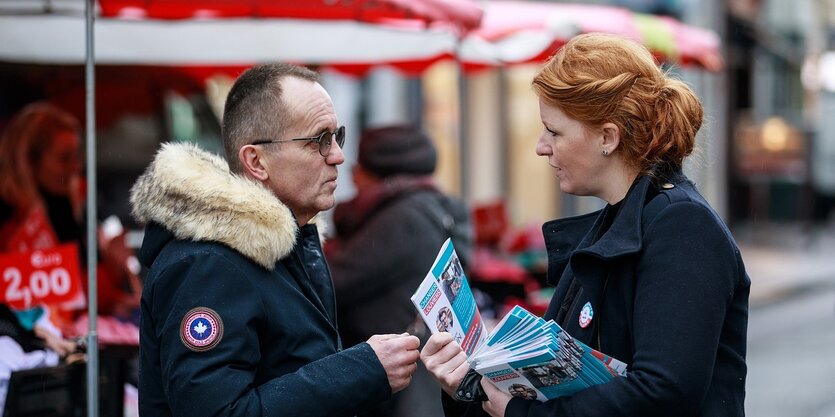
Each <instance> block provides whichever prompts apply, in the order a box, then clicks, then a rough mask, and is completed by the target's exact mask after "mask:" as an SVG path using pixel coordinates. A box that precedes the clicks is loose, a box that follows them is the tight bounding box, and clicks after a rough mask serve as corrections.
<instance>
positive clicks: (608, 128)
mask: <svg viewBox="0 0 835 417" xmlns="http://www.w3.org/2000/svg"><path fill="white" fill-rule="evenodd" d="M600 131H601V132H602V133H603V143H602V144H601V146H602V147H603V151H605V152H606V154H609V155H611V154H612V152H614V151H615V149H617V148H618V146H620V128H618V126H617V125H616V124H614V123H604V124H603V126H601V128H600Z"/></svg>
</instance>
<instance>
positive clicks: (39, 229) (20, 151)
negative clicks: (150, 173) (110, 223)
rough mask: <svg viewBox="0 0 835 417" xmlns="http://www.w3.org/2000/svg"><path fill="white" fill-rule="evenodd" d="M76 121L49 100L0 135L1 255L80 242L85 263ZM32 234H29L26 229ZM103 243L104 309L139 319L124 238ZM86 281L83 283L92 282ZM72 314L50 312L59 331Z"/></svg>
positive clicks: (27, 110) (101, 308)
mask: <svg viewBox="0 0 835 417" xmlns="http://www.w3.org/2000/svg"><path fill="white" fill-rule="evenodd" d="M79 133H80V126H79V124H78V121H76V119H75V118H74V117H73V116H72V115H70V114H69V113H67V112H66V111H64V110H62V109H60V108H58V107H56V106H55V105H52V104H49V103H46V102H37V103H32V104H29V105H27V106H26V107H24V108H23V109H22V110H21V111H20V112H19V113H18V114H17V115H16V116H15V117H14V118H13V119H12V121H11V122H10V123H9V125H8V126H7V127H6V128H5V130H4V132H3V136H2V137H0V253H14V252H20V251H29V250H36V249H45V248H51V247H54V246H57V245H59V244H65V243H76V244H77V245H78V247H79V254H80V258H81V259H80V261H81V263H82V264H84V263H85V262H86V256H84V252H85V250H86V244H84V242H85V241H86V236H85V230H84V221H83V215H84V207H83V202H84V190H83V188H84V184H83V180H82V178H81V167H82V161H81V139H80V137H79ZM31 225H36V227H34V228H32V229H33V230H34V232H32V233H30V231H24V230H23V229H26V228H27V227H31ZM101 237H102V236H101V233H100V239H99V251H100V252H99V255H100V256H99V259H100V260H101V264H100V265H99V267H98V277H99V278H98V285H99V306H98V307H99V311H100V312H101V314H102V315H106V316H117V317H120V318H122V319H126V320H134V319H135V318H136V313H135V312H136V310H138V308H139V297H140V293H139V292H140V291H141V284H140V282H139V281H140V280H139V277H138V276H137V272H138V271H136V270H135V269H133V268H131V264H130V258H131V257H132V256H133V252H132V250H131V249H129V248H127V247H125V242H124V235H118V236H109V238H108V239H102V238H101ZM86 282H87V281H86V280H83V283H84V284H86ZM74 315H75V314H74V313H73V312H71V311H61V309H57V308H52V309H50V311H49V316H50V318H51V319H52V321H53V322H54V323H55V325H56V326H57V327H58V328H59V329H61V330H64V331H66V330H68V329H69V328H70V327H71V326H72V323H71V322H72V321H73V319H74Z"/></svg>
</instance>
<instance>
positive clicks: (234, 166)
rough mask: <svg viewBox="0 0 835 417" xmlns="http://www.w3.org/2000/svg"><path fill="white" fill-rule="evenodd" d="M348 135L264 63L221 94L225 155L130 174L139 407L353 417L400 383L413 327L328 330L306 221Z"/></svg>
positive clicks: (166, 150) (331, 185)
mask: <svg viewBox="0 0 835 417" xmlns="http://www.w3.org/2000/svg"><path fill="white" fill-rule="evenodd" d="M344 134H345V128H344V127H339V126H338V125H337V118H336V114H335V112H334V109H333V103H332V101H331V98H330V96H328V94H327V92H325V90H324V88H322V86H321V85H320V84H319V83H318V77H317V74H316V73H314V72H312V71H310V70H308V69H305V68H301V67H295V66H292V65H287V64H270V65H261V66H257V67H253V68H251V69H249V70H247V71H246V72H244V73H243V74H242V75H241V76H240V77H239V78H238V79H237V81H236V82H235V84H234V85H233V87H232V90H231V91H230V93H229V96H228V97H227V100H226V105H225V108H224V116H223V127H222V136H223V141H224V146H225V150H226V154H227V159H228V164H227V162H225V161H223V160H222V159H221V158H220V157H217V156H215V155H213V154H210V153H208V152H205V151H203V150H200V149H199V148H197V147H196V146H193V145H189V144H168V145H164V146H163V148H162V150H161V151H160V152H159V153H158V154H157V155H156V157H155V159H154V161H153V162H152V164H151V165H150V166H149V167H148V169H147V170H146V171H145V173H144V174H143V175H142V176H141V177H140V178H139V180H138V181H137V183H136V184H135V185H134V187H133V189H132V190H131V203H132V205H133V213H134V215H135V216H136V218H137V220H139V221H140V222H142V223H145V224H147V227H146V233H145V240H144V242H143V244H142V249H141V253H140V258H141V260H142V262H143V263H144V264H145V265H147V266H149V267H150V270H149V273H148V276H147V279H146V282H145V288H144V290H143V294H142V301H141V312H142V318H141V326H140V327H141V330H140V336H141V339H140V343H141V346H140V385H139V412H140V414H141V415H143V416H154V417H163V416H195V417H197V416H200V417H203V416H262V415H263V416H278V415H280V416H299V417H301V416H305V417H310V416H352V415H355V414H356V413H358V412H361V411H363V410H365V409H368V408H371V407H373V406H374V405H376V404H377V403H379V402H382V401H384V400H386V399H388V398H390V396H391V394H392V393H394V392H397V391H400V390H402V389H403V388H404V387H406V386H407V385H408V384H409V381H410V379H411V374H412V373H413V372H414V370H415V368H416V364H415V361H416V360H417V355H418V353H417V348H418V346H419V340H418V338H417V337H414V336H409V335H406V334H401V333H402V332H397V333H398V334H396V335H395V334H388V335H375V336H372V337H370V338H369V339H368V340H367V341H366V342H363V343H360V344H358V345H356V346H354V347H351V348H348V349H344V350H343V349H342V344H341V341H340V338H339V335H338V333H337V323H336V311H335V310H336V308H335V300H334V291H333V286H332V282H331V277H330V274H329V271H328V266H327V264H326V263H325V259H324V256H323V253H322V249H321V243H320V237H319V228H318V227H317V225H316V215H317V213H318V212H320V211H323V210H326V209H329V208H331V207H332V206H333V204H334V197H333V192H334V189H335V188H336V178H337V168H336V167H337V165H339V164H341V163H342V162H343V161H344V155H343V153H342V149H341V146H342V144H343V143H344V140H345V137H344Z"/></svg>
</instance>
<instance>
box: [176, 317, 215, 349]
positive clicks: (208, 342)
mask: <svg viewBox="0 0 835 417" xmlns="http://www.w3.org/2000/svg"><path fill="white" fill-rule="evenodd" d="M221 338H223V321H222V320H221V319H220V315H218V314H217V312H216V311H214V310H212V309H210V308H206V307H196V308H193V309H191V310H189V312H188V313H186V315H185V316H184V317H183V321H182V323H181V324H180V340H182V341H183V344H184V345H186V347H187V348H189V349H191V350H193V351H195V352H205V351H207V350H210V349H212V348H214V347H215V346H217V344H218V343H219V342H220V339H221Z"/></svg>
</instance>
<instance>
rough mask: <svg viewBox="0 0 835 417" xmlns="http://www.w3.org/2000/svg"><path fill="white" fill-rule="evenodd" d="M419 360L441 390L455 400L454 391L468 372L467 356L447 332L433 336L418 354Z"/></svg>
mask: <svg viewBox="0 0 835 417" xmlns="http://www.w3.org/2000/svg"><path fill="white" fill-rule="evenodd" d="M420 360H421V362H423V364H424V365H425V366H426V369H427V370H428V371H429V373H430V374H431V375H432V377H433V378H435V380H436V381H438V384H440V385H441V388H442V389H443V390H444V391H445V392H446V393H447V394H449V395H450V396H451V397H453V398H455V390H456V389H457V388H458V385H459V384H461V380H463V379H464V375H467V371H469V370H470V364H468V363H467V354H466V353H464V350H463V349H461V346H459V345H458V342H456V341H455V340H453V338H452V335H451V334H449V333H447V332H441V333H437V334H433V335H432V337H430V338H429V340H427V341H426V346H424V347H423V350H422V351H421V352H420Z"/></svg>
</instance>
